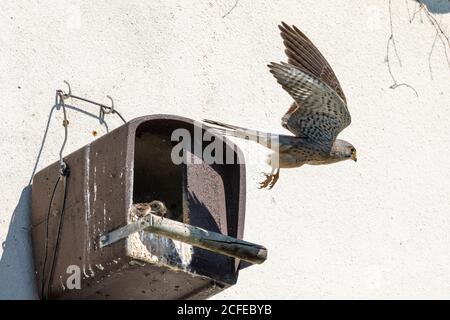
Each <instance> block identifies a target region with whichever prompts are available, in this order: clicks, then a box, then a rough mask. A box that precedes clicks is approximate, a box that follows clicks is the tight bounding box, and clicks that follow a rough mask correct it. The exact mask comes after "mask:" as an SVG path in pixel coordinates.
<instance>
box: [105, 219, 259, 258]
mask: <svg viewBox="0 0 450 320" xmlns="http://www.w3.org/2000/svg"><path fill="white" fill-rule="evenodd" d="M142 230H145V231H146V232H151V233H154V234H158V235H161V236H164V237H167V238H170V239H173V240H178V241H181V242H184V243H188V244H190V245H193V246H195V247H199V248H202V249H206V250H209V251H212V252H217V253H220V254H223V255H226V256H230V257H234V258H237V259H241V260H244V261H247V262H250V263H253V264H260V263H263V262H264V261H265V260H266V258H267V249H266V248H265V247H263V246H260V245H257V244H254V243H251V242H247V241H243V240H239V239H236V238H233V237H230V236H226V235H223V234H220V233H217V232H212V231H208V230H205V229H202V228H199V227H195V226H191V225H188V224H184V223H182V222H178V221H174V220H170V219H167V218H162V217H160V216H157V215H155V214H152V213H149V214H148V215H146V216H144V217H142V218H140V219H139V220H137V221H135V222H133V223H131V224H128V225H126V226H123V227H121V228H119V229H116V230H114V231H111V232H110V233H108V234H107V235H104V236H102V237H100V247H105V246H107V245H110V244H112V243H114V242H116V241H118V240H120V239H123V238H126V237H127V236H129V235H130V234H132V233H135V232H139V231H142Z"/></svg>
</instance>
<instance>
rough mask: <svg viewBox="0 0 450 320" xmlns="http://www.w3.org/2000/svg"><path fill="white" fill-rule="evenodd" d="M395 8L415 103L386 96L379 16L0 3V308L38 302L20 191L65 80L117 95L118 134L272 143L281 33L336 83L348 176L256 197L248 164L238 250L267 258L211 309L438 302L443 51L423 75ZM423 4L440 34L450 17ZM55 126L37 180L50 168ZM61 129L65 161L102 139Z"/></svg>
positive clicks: (255, 5)
mask: <svg viewBox="0 0 450 320" xmlns="http://www.w3.org/2000/svg"><path fill="white" fill-rule="evenodd" d="M392 2H393V4H392V14H393V27H394V32H395V38H396V42H397V48H398V53H399V56H400V58H401V62H402V65H401V66H400V65H399V63H398V62H397V60H396V59H395V56H394V55H393V53H392V54H391V56H390V59H391V62H392V69H393V72H394V74H395V76H396V77H397V79H398V81H399V82H407V83H408V84H410V85H411V86H413V87H414V88H415V89H416V90H417V92H418V94H419V96H418V97H416V96H415V94H414V93H413V91H412V90H410V89H408V88H406V87H399V88H397V89H396V90H392V89H389V86H390V85H391V84H392V80H391V78H390V76H389V73H388V70H387V64H386V62H385V56H386V44H387V39H388V38H389V35H390V27H389V15H388V1H382V0H366V1H350V0H347V1H328V0H298V1H295V0H284V1H249V0H240V1H239V3H238V4H237V6H236V7H235V9H234V10H233V11H232V12H231V13H230V14H229V15H227V16H226V17H225V18H222V16H223V15H224V14H225V13H226V12H227V11H228V10H229V9H230V8H231V7H232V6H233V4H234V3H235V0H227V1H225V0H224V1H216V0H210V1H196V2H195V3H194V2H193V1H192V2H191V1H189V2H188V1H149V2H147V1H126V2H124V1H95V2H92V1H60V2H56V1H1V2H0V30H1V31H0V97H1V107H0V110H1V114H2V116H1V118H2V120H1V125H0V136H1V138H0V150H1V153H0V168H1V169H0V182H1V183H0V194H1V196H0V242H3V245H2V247H1V248H0V255H1V258H0V298H35V297H36V293H35V291H34V290H35V289H34V285H33V281H34V279H33V275H32V271H31V270H32V266H31V256H30V254H31V251H30V250H31V249H30V243H29V238H28V235H29V233H28V229H27V228H28V220H29V218H28V214H29V212H28V205H29V203H28V201H29V199H30V193H29V188H27V185H28V182H29V179H30V175H31V173H32V171H33V167H34V164H35V162H36V157H37V154H38V152H39V148H40V144H41V141H42V137H43V134H44V131H45V127H46V122H47V118H48V116H49V112H50V109H51V107H52V105H53V103H54V92H55V89H57V88H63V89H65V86H64V84H63V82H62V81H63V80H64V79H66V80H68V81H69V82H70V83H71V85H72V89H73V92H74V93H76V94H80V95H82V96H85V97H89V98H92V99H94V100H100V101H104V102H105V103H106V102H108V100H107V99H106V98H105V95H106V94H110V95H112V96H113V97H114V99H115V104H116V107H117V108H118V109H119V110H120V111H121V112H122V114H123V115H124V116H125V117H126V118H127V119H132V118H134V117H138V116H141V115H147V114H153V113H172V114H177V115H182V116H187V117H190V118H194V119H202V118H211V119H217V120H221V121H224V122H230V123H235V124H238V125H242V126H247V127H252V128H257V129H260V130H266V131H272V132H283V129H282V128H281V127H280V118H281V116H282V114H283V113H284V112H285V111H286V110H287V108H288V106H289V104H290V97H289V96H288V95H287V93H285V92H284V91H283V90H282V89H281V87H280V86H279V85H278V84H276V82H275V80H274V79H273V77H272V75H271V74H270V73H269V72H268V69H267V67H266V64H267V63H268V62H270V61H279V60H285V56H284V53H283V50H284V48H283V45H282V41H281V38H280V36H279V31H278V29H277V24H278V23H279V22H280V21H281V20H283V21H286V22H288V23H290V24H296V25H297V26H298V27H299V28H300V29H302V30H303V31H304V32H305V33H306V34H307V35H308V36H309V37H310V38H311V39H312V40H313V41H314V42H315V43H316V45H317V46H318V47H319V48H320V49H321V51H322V52H323V54H324V55H325V56H326V58H327V59H328V60H329V62H330V63H331V65H332V66H333V68H334V70H335V73H336V74H337V75H338V78H339V79H340V82H341V84H342V87H343V88H344V91H345V93H346V96H347V100H348V102H349V109H350V112H351V114H352V118H353V123H352V125H351V126H350V127H349V128H347V129H346V130H345V131H344V132H343V133H342V135H341V137H342V138H344V139H347V140H349V141H351V142H352V143H353V144H354V145H355V146H356V147H357V149H358V163H357V164H355V163H353V162H350V161H348V162H342V163H338V164H335V165H330V166H322V167H311V166H305V167H302V168H300V169H293V170H282V171H281V177H280V180H279V182H278V184H277V185H276V186H275V188H274V189H273V190H270V191H267V190H258V189H257V183H258V181H260V180H261V178H262V177H261V175H260V172H261V171H263V170H267V168H266V167H265V166H264V161H263V160H264V159H255V157H249V158H248V159H247V160H248V165H247V175H248V176H247V185H248V186H247V215H246V229H245V238H246V239H247V240H249V241H252V242H256V243H261V244H264V245H265V246H267V248H268V249H269V258H268V260H267V261H266V262H265V263H264V264H262V265H258V266H253V267H251V268H247V269H245V270H243V271H242V272H241V275H240V279H239V282H238V284H237V285H236V286H234V287H233V288H230V289H228V290H226V291H225V292H223V293H222V294H220V295H218V296H217V298H237V299H239V298H251V299H253V298H276V299H284V298H300V299H307V298H450V249H449V248H450V232H449V231H450V201H449V192H450V129H449V123H450V103H449V102H450V90H449V85H450V71H449V67H448V65H447V62H446V58H445V55H444V49H443V45H442V43H441V42H439V41H437V42H436V45H435V47H434V50H433V53H432V56H431V58H430V59H429V53H430V51H431V48H432V45H433V40H434V36H435V31H434V29H433V27H432V26H431V24H430V23H429V21H428V20H427V18H426V16H425V15H422V18H423V22H421V20H420V16H419V15H418V16H417V17H416V19H415V20H414V21H413V22H412V23H410V22H409V17H408V11H407V7H406V4H405V1H403V0H393V1H392ZM428 2H429V3H431V4H432V5H431V6H430V9H431V10H433V11H435V15H436V17H437V19H438V20H440V21H441V23H442V25H443V27H444V28H446V30H447V31H448V32H450V27H449V26H450V14H449V13H448V12H449V11H450V4H449V2H448V1H446V0H441V1H431V0H430V1H428ZM408 3H409V10H410V13H411V14H412V11H413V10H414V3H413V2H412V1H408ZM433 3H434V4H433ZM448 52H449V53H450V50H448ZM430 65H431V67H432V77H431V74H430V70H429V66H430ZM77 106H80V107H82V108H83V109H85V110H87V111H89V112H92V113H94V114H96V113H97V108H95V107H93V106H88V105H84V104H77ZM54 116H55V117H54V118H53V120H52V121H51V123H50V126H49V130H48V137H47V141H46V144H45V146H44V148H43V151H42V155H41V158H40V162H39V165H38V170H39V169H40V168H43V167H45V166H46V165H48V164H50V163H52V162H54V161H55V160H56V159H57V155H58V151H59V147H60V144H61V142H62V138H63V135H62V134H63V130H62V127H61V113H60V112H56V111H55V114H54ZM69 119H70V137H69V141H68V144H67V152H71V151H74V150H76V149H78V148H79V147H81V146H83V145H84V144H86V143H88V142H90V141H93V139H95V138H94V137H93V136H92V134H91V132H92V130H97V131H98V132H99V134H103V133H104V129H103V128H102V127H100V126H99V124H98V121H97V120H96V119H94V118H92V117H87V116H84V115H81V114H79V113H75V112H73V111H69ZM108 123H109V125H110V127H111V128H114V127H116V126H118V125H120V122H119V121H117V120H116V119H115V118H114V117H109V118H108ZM238 143H239V145H240V146H241V147H242V149H243V150H244V152H245V150H248V148H250V146H249V145H248V142H245V141H239V142H238ZM252 148H254V147H252ZM247 155H248V154H247Z"/></svg>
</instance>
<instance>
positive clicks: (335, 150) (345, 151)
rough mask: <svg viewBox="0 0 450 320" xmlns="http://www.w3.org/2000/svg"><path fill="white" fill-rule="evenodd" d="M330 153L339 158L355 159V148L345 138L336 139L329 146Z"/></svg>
mask: <svg viewBox="0 0 450 320" xmlns="http://www.w3.org/2000/svg"><path fill="white" fill-rule="evenodd" d="M331 155H332V156H333V157H336V158H338V159H339V160H348V159H351V160H353V161H355V162H356V161H357V158H356V148H355V147H354V146H353V145H352V144H351V143H350V142H347V141H345V140H338V139H337V140H336V141H335V142H334V144H333V147H332V148H331Z"/></svg>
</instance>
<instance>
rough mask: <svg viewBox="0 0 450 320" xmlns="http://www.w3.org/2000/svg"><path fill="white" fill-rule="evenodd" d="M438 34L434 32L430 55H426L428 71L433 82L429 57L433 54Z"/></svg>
mask: <svg viewBox="0 0 450 320" xmlns="http://www.w3.org/2000/svg"><path fill="white" fill-rule="evenodd" d="M438 35H439V33H438V32H437V31H436V35H435V36H434V40H433V44H432V45H431V50H430V53H429V54H428V69H430V76H431V80H433V69H432V68H431V56H432V54H433V50H434V47H435V45H436V40H437V38H438Z"/></svg>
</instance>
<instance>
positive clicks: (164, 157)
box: [133, 120, 184, 222]
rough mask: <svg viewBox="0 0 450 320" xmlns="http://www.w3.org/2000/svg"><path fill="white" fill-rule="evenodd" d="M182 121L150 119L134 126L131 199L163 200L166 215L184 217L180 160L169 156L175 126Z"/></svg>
mask: <svg viewBox="0 0 450 320" xmlns="http://www.w3.org/2000/svg"><path fill="white" fill-rule="evenodd" d="M181 124H182V123H181V122H179V121H175V120H164V121H158V120H150V121H147V122H144V123H142V124H141V125H139V126H138V128H137V129H136V138H135V153H134V188H133V203H134V204H136V203H149V202H151V201H154V200H159V201H162V202H163V203H164V204H165V205H166V207H167V209H168V213H167V216H166V218H168V219H172V220H177V221H180V222H182V221H183V201H182V199H183V170H184V169H183V164H180V165H178V164H174V162H173V161H172V159H171V153H172V148H173V146H174V145H175V142H172V141H171V135H172V131H173V130H174V128H177V127H179V126H180V125H181Z"/></svg>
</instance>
